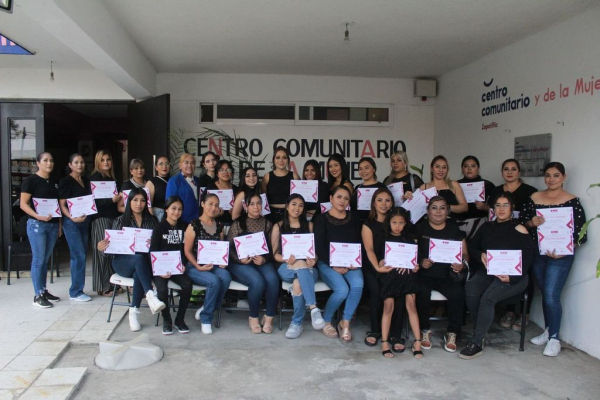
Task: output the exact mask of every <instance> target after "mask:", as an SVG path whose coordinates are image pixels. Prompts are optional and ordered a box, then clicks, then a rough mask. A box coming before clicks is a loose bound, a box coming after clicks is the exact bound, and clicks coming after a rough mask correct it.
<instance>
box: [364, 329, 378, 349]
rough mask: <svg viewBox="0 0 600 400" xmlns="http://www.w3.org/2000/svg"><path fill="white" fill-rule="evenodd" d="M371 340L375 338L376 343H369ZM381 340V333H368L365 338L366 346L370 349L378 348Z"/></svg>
mask: <svg viewBox="0 0 600 400" xmlns="http://www.w3.org/2000/svg"><path fill="white" fill-rule="evenodd" d="M369 338H375V343H371V342H369V341H368V340H367V339H369ZM380 338H381V333H379V332H367V337H366V338H365V344H366V345H367V346H369V347H375V346H377V343H378V342H379V339H380Z"/></svg>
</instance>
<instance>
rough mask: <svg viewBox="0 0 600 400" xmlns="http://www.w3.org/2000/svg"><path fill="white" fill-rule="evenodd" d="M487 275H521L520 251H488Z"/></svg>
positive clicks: (521, 259)
mask: <svg viewBox="0 0 600 400" xmlns="http://www.w3.org/2000/svg"><path fill="white" fill-rule="evenodd" d="M487 261H488V275H518V276H520V275H523V258H522V253H521V250H488V251H487Z"/></svg>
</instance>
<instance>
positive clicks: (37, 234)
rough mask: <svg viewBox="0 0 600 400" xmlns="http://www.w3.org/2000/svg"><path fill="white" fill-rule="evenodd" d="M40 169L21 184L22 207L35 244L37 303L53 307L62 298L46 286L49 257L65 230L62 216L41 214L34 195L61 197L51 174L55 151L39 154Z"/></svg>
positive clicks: (33, 271) (33, 261)
mask: <svg viewBox="0 0 600 400" xmlns="http://www.w3.org/2000/svg"><path fill="white" fill-rule="evenodd" d="M36 164H37V167H38V171H37V172H36V173H35V174H33V175H30V176H28V177H27V178H26V179H25V180H24V181H23V184H22V185H21V199H20V202H19V203H20V207H21V210H23V211H24V212H25V213H26V214H27V215H29V219H28V220H27V237H28V238H29V243H30V244H31V281H32V283H33V292H34V298H33V305H34V306H36V307H40V308H50V307H52V303H50V301H48V300H52V301H60V297H57V296H55V295H53V294H52V293H50V292H49V291H48V289H46V279H47V276H48V260H50V256H51V255H52V252H53V251H54V245H55V244H56V240H57V239H58V237H59V236H60V235H61V234H62V232H61V231H62V229H61V228H62V227H61V218H52V216H51V215H40V214H38V213H37V212H36V210H35V208H34V207H33V205H34V202H33V199H34V198H36V199H52V200H57V201H58V188H57V185H56V181H54V180H53V179H52V178H51V177H50V174H52V170H53V169H54V158H53V157H52V154H50V153H48V152H43V153H40V154H38V155H37V158H36Z"/></svg>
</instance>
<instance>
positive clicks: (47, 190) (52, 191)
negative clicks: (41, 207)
mask: <svg viewBox="0 0 600 400" xmlns="http://www.w3.org/2000/svg"><path fill="white" fill-rule="evenodd" d="M21 192H22V193H29V194H30V195H31V199H30V200H29V206H30V207H31V208H33V209H34V210H35V207H34V204H33V198H34V197H35V198H36V199H56V200H58V185H57V184H56V181H55V180H53V179H44V178H42V177H41V176H39V175H37V174H33V175H31V176H28V177H27V178H25V180H24V181H23V183H22V184H21ZM36 212H37V210H36ZM29 218H31V217H29ZM58 221H59V219H58V218H52V219H51V220H50V222H52V223H58Z"/></svg>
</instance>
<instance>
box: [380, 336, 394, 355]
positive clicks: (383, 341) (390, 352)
mask: <svg viewBox="0 0 600 400" xmlns="http://www.w3.org/2000/svg"><path fill="white" fill-rule="evenodd" d="M384 343H388V341H387V340H381V347H383V344H384ZM389 347H390V345H389V344H388V349H387V350H381V355H382V356H384V357H385V358H393V357H394V353H392V350H390V349H389Z"/></svg>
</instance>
